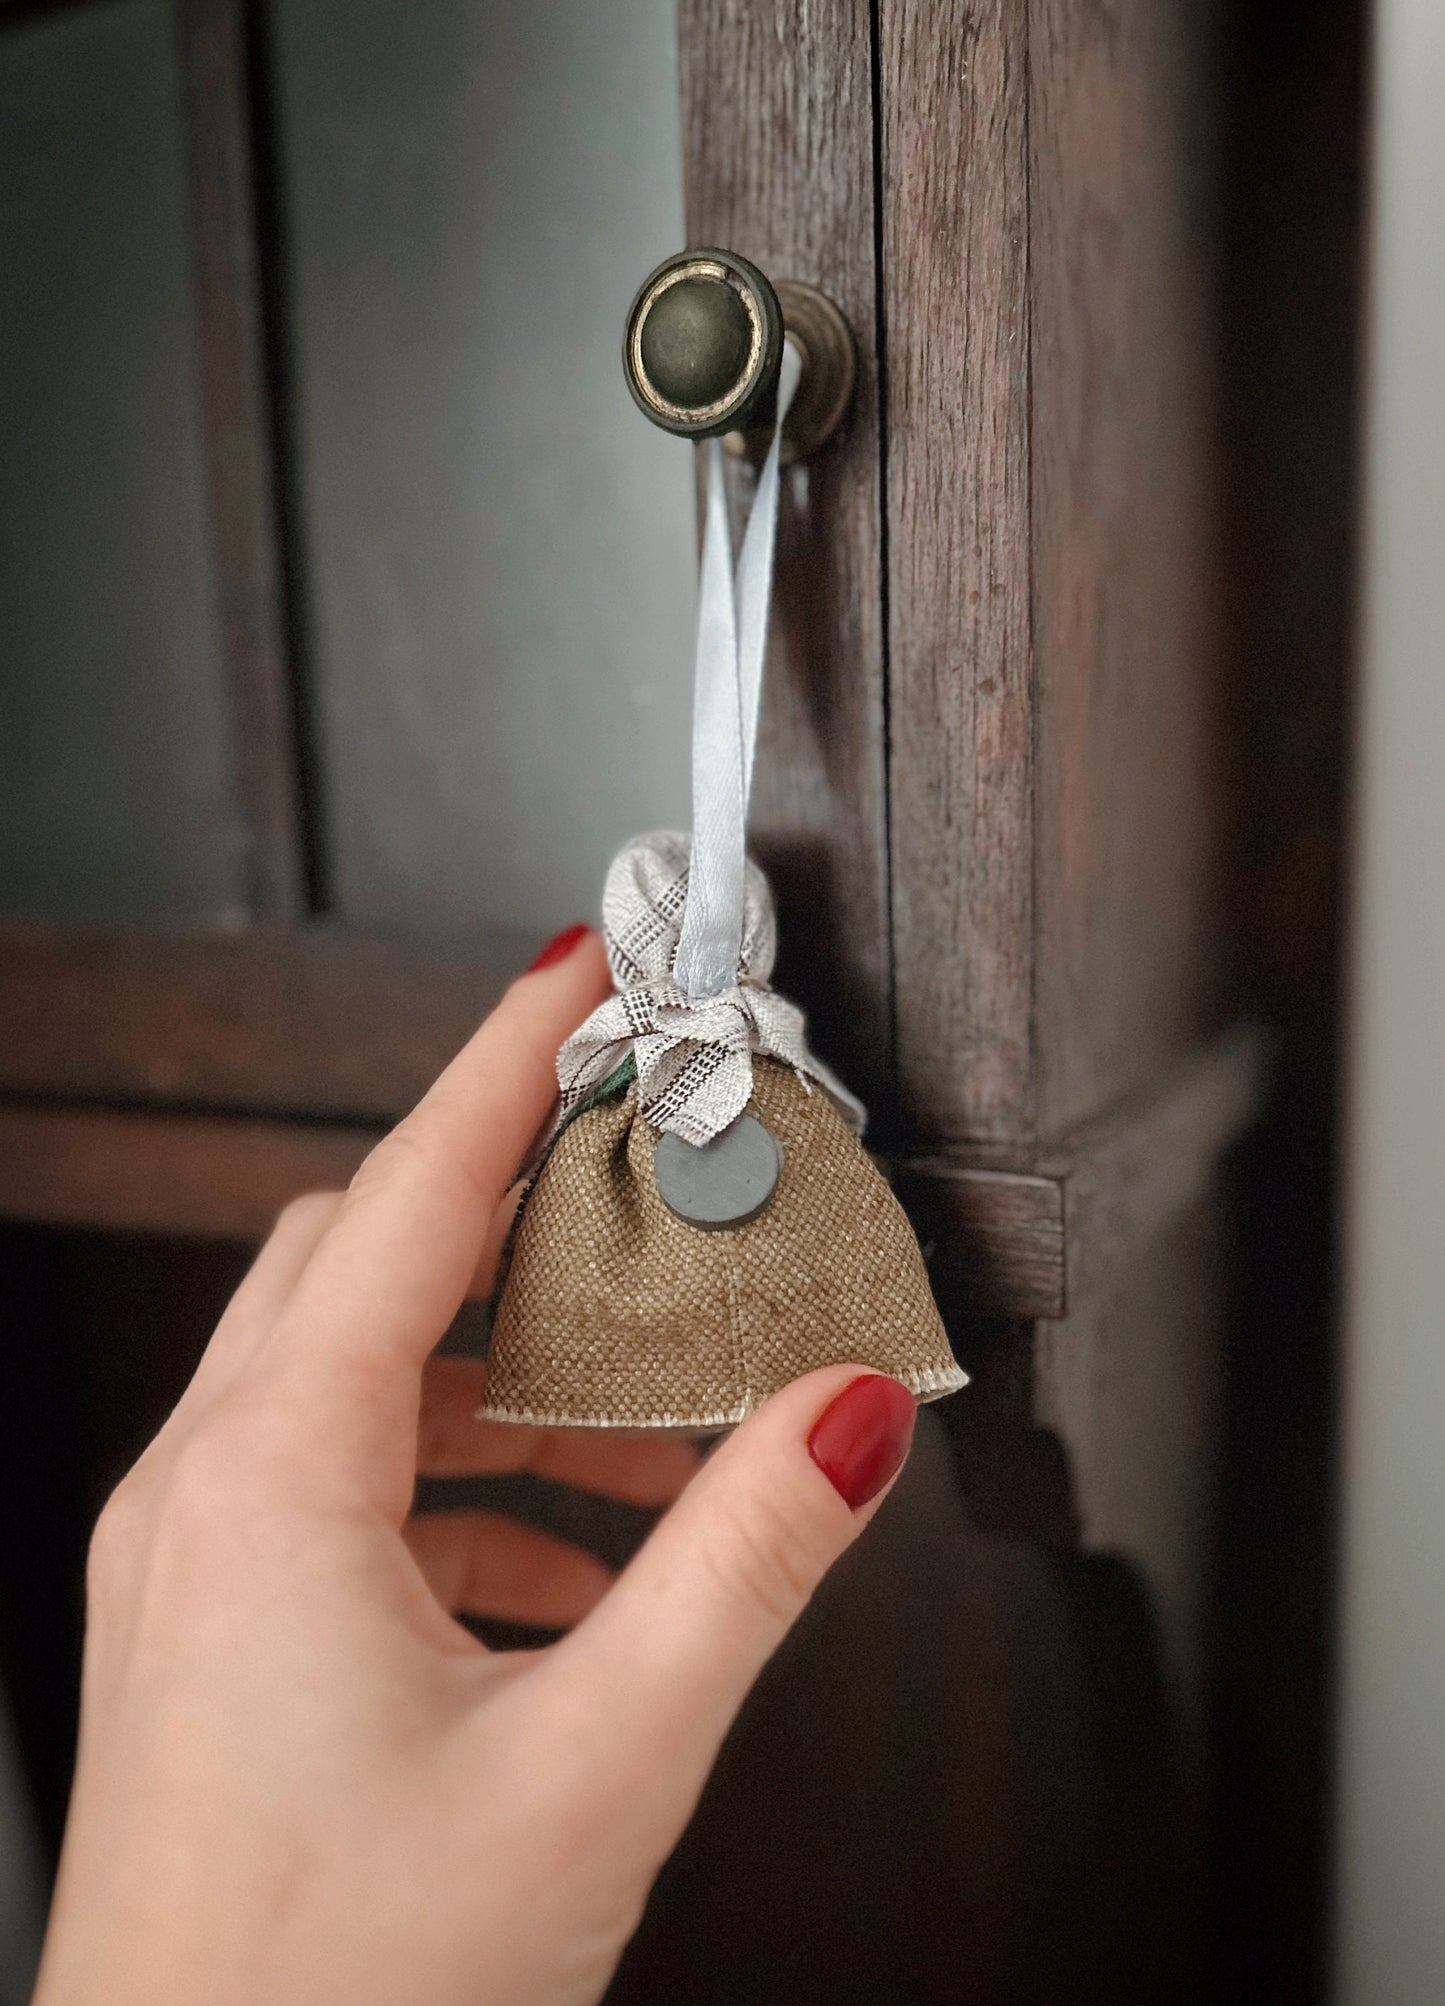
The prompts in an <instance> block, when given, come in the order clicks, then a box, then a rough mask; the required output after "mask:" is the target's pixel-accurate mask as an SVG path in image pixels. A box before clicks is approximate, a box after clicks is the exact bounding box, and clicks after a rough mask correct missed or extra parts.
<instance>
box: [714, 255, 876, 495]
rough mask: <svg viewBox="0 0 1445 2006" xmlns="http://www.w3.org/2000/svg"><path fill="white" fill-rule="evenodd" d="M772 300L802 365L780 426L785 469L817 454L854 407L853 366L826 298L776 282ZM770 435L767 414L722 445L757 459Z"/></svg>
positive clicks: (844, 330) (845, 334) (848, 341)
mask: <svg viewBox="0 0 1445 2006" xmlns="http://www.w3.org/2000/svg"><path fill="white" fill-rule="evenodd" d="M777 295H778V304H779V305H780V306H781V307H782V310H783V330H784V334H785V336H786V338H787V339H788V340H789V341H791V342H792V344H793V346H794V347H795V348H796V349H797V351H798V353H799V355H801V357H802V359H803V373H802V375H801V376H800V377H799V379H798V387H797V390H796V391H795V392H794V395H793V401H792V403H791V404H790V405H789V407H788V415H787V417H786V418H785V419H784V420H783V445H782V451H781V453H780V455H779V458H780V459H781V461H782V463H783V465H784V466H785V467H787V466H791V465H792V464H793V462H794V461H795V460H806V459H807V458H808V457H809V455H810V454H813V453H816V452H817V450H818V448H819V447H820V446H822V445H824V444H826V442H827V441H828V440H829V439H831V438H832V436H833V434H834V433H835V432H836V431H837V429H838V427H839V426H840V425H841V424H842V422H843V419H844V416H845V414H846V413H847V410H848V406H849V405H850V404H851V403H852V401H853V386H854V383H855V381H856V378H857V374H858V364H857V357H856V355H855V352H854V348H853V336H852V334H851V333H850V331H849V328H848V323H847V321H846V320H844V318H843V316H842V314H841V313H840V312H839V311H838V309H837V307H835V306H834V304H833V302H832V301H831V300H830V299H829V298H828V296H827V294H826V293H820V292H819V291H818V289H817V287H816V286H808V285H804V284H803V283H802V281H801V280H800V279H779V280H778V282H777ZM772 429H773V428H772V414H771V412H769V413H768V414H767V416H766V419H765V422H764V423H763V424H761V425H758V426H754V427H750V428H747V429H743V428H737V429H734V430H733V431H731V432H729V433H728V434H727V436H726V437H725V438H724V440H723V444H724V446H725V447H726V448H727V450H728V452H730V453H732V454H733V455H734V456H735V457H736V458H738V459H746V460H757V459H761V458H762V457H763V455H764V454H765V453H766V452H767V449H768V444H769V442H770V440H771V438H772Z"/></svg>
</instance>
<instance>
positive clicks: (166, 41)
mask: <svg viewBox="0 0 1445 2006" xmlns="http://www.w3.org/2000/svg"><path fill="white" fill-rule="evenodd" d="M187 203H188V197H187V192H186V185H185V164H184V146H183V129H182V126H181V122H180V98H179V82H178V78H177V72H176V62H175V55H174V50H173V46H172V26H171V21H170V16H169V12H168V10H167V9H166V8H165V7H163V6H160V5H151V4H148V0H147V4H124V5H111V6H105V7H99V8H96V9H95V10H93V11H85V12H80V13H76V14H68V15H65V16H63V17H61V18H58V19H54V20H50V21H44V22H41V23H39V24H37V25H32V26H30V27H27V28H24V29H18V30H11V31H10V32H9V33H8V34H6V35H4V36H3V37H0V912H3V913H5V914H7V915H25V916H38V917H45V918H51V919H57V920H74V921H99V922H112V921H113V922H118V923H119V922H126V921H141V920H177V919H180V920H186V919H207V920H214V919H217V918H225V917H227V916H228V915H231V914H233V913H234V910H235V904H236V898H235V884H236V870H235V857H236V855H237V849H238V842H237V838H238V834H239V832H238V831H237V829H236V827H235V824H234V821H233V814H232V806H231V801H230V798H229V793H228V784H227V773H226V768H227V742H226V711H225V695H224V684H223V680H222V670H221V662H220V652H219V639H218V632H217V624H216V612H215V604H214V598H213V590H212V579H211V572H210V567H209V560H208V555H207V534H206V495H205V484H204V473H203V461H202V448H201V435H200V429H199V416H198V402H197V390H196V374H195V359H194V329H193V325H192V308H191V271H190V253H189V218H188V212H187Z"/></svg>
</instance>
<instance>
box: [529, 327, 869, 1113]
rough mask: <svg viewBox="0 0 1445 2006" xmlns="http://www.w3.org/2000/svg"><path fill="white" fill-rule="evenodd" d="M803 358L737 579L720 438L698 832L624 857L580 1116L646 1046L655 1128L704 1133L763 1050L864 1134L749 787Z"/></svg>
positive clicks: (708, 556) (704, 644)
mask: <svg viewBox="0 0 1445 2006" xmlns="http://www.w3.org/2000/svg"><path fill="white" fill-rule="evenodd" d="M800 373H801V363H800V360H799V357H798V353H797V350H796V349H795V348H794V347H793V346H792V344H791V343H786V344H785V345H784V349H783V364H782V371H781V375H780V378H779V383H778V418H777V426H776V428H775V430H774V432H773V437H772V440H771V442H770V444H769V447H768V453H767V457H766V459H765V460H764V461H763V466H762V471H761V473H760V474H759V476H758V484H757V491H756V493H755V495H754V498H753V507H752V512H751V514H750V515H749V517H748V523H747V528H746V530H745V531H744V534H743V542H742V549H741V552H740V554H739V558H738V565H737V572H736V576H734V572H733V564H732V551H731V538H730V535H729V530H728V515H727V496H726V491H725V488H724V484H723V459H722V449H721V447H720V445H719V443H718V441H717V440H716V439H713V440H710V441H709V442H708V446H707V504H706V515H705V520H704V529H703V545H702V567H701V577H700V584H699V600H698V623H697V662H696V686H695V693H694V699H693V731H692V791H693V833H692V837H691V839H689V838H688V837H686V836H682V835H677V834H674V833H672V832H671V831H660V832H658V833H657V834H655V835H650V836H638V837H635V838H634V839H633V840H632V842H630V843H628V844H627V845H626V846H625V848H624V849H623V850H622V851H621V853H620V854H619V855H618V856H617V857H616V858H615V859H614V861H613V864H612V867H611V869H610V870H609V872H608V874H607V885H606V889H605V890H604V892H603V896H602V935H603V939H604V941H605V942H606V946H607V955H608V960H609V962H610V964H611V968H612V977H613V980H614V982H615V983H616V985H617V994H616V995H615V996H610V997H609V998H608V999H607V1001H606V1002H605V1003H602V1004H600V1005H599V1006H598V1008H597V1009H596V1010H594V1011H593V1013H592V1015H591V1016H590V1017H589V1018H588V1019H587V1021H586V1023H585V1024H583V1025H582V1026H581V1027H580V1029H578V1030H577V1031H574V1032H573V1034H572V1036H571V1037H570V1038H569V1039H568V1040H567V1042H566V1044H565V1045H564V1046H563V1047H562V1050H561V1052H560V1053H559V1054H558V1058H557V1079H558V1084H559V1086H560V1088H561V1094H562V1114H563V1116H564V1117H565V1116H566V1115H567V1114H569V1113H570V1112H571V1111H572V1110H573V1109H575V1108H577V1107H579V1106H581V1105H582V1104H583V1103H584V1102H585V1101H586V1100H587V1098H588V1096H589V1095H590V1094H592V1093H593V1092H594V1091H595V1090H596V1089H597V1087H599V1086H600V1085H601V1084H602V1083H603V1082H604V1081H605V1080H607V1079H608V1078H609V1077H610V1076H611V1075H612V1074H613V1073H614V1071H615V1070H616V1068H617V1066H618V1065H619V1064H620V1063H621V1061H622V1060H623V1059H624V1058H625V1057H626V1056H627V1055H628V1053H629V1052H630V1053H631V1054H632V1056H633V1058H634V1060H635V1062H636V1067H637V1099H638V1106H639V1108H640V1110H641V1112H642V1114H643V1115H644V1116H646V1118H647V1120H648V1121H650V1122H651V1123H652V1125H653V1127H654V1128H657V1129H659V1130H663V1131H670V1132H671V1133H673V1134H675V1135H679V1136H681V1137H682V1139H683V1140H684V1141H685V1142H691V1143H694V1144H699V1145H700V1144H703V1143H706V1142H708V1141H710V1140H711V1139H712V1137H713V1136H715V1135H718V1134H720V1133H721V1131H722V1130H723V1129H724V1128H726V1127H727V1125H728V1124H729V1122H731V1121H733V1120H735V1119H736V1117H737V1116H738V1115H740V1114H741V1113H742V1112H743V1110H744V1108H745V1107H746V1106H747V1104H748V1101H749V1099H750V1098H751V1096H752V1055H753V1053H755V1052H761V1053H766V1054H767V1055H768V1056H769V1057H771V1058H775V1059H779V1060H781V1061H782V1062H783V1063H784V1064H787V1065H790V1066H792V1067H793V1068H794V1070H795V1071H796V1072H797V1073H798V1075H799V1077H800V1078H801V1079H802V1080H803V1081H804V1082H805V1083H807V1082H813V1083H816V1084H817V1085H819V1086H821V1087H822V1088H823V1089H824V1090H825V1092H827V1093H828V1094H829V1096H830V1097H831V1098H832V1099H833V1101H834V1102H835V1103H836V1104H837V1106H838V1108H839V1109H840V1111H841V1112H842V1114H843V1116H844V1118H845V1119H846V1120H847V1121H848V1123H849V1125H850V1126H851V1127H853V1128H854V1129H856V1130H859V1131H861V1129H862V1127H863V1123H864V1119H865V1116H864V1110H863V1108H862V1105H861V1104H860V1103H859V1102H858V1101H857V1100H855V1099H854V1097H853V1095H852V1094H850V1093H849V1092H848V1090H847V1088H846V1087H845V1086H843V1084H842V1082H841V1081H839V1080H837V1079H835V1078H834V1076H833V1074H832V1073H830V1072H829V1071H828V1069H827V1067H826V1066H824V1065H822V1064H821V1063H820V1062H819V1061H818V1060H817V1059H816V1058H814V1056H813V1054H812V1053H811V1052H810V1051H809V1049H808V1046H807V1042H806V1038H805V1033H804V1024H803V1014H802V1012H801V1011H800V1010H799V1009H798V1008H797V1007H796V1005H795V1004H792V1003H789V1002H788V1001H787V1000H786V999H785V998H784V997H781V996H778V995H776V994H775V993H774V991H773V990H772V988H771V987H770V985H769V977H770V976H771V974H772V969H773V955H774V952H775V949H776V938H777V929H776V925H775V922H774V918H773V900H772V893H771V891H770V890H769V887H768V883H767V880H766V879H765V878H764V876H763V874H762V872H761V871H760V870H759V869H758V867H757V865H756V864H751V863H749V862H748V857H747V816H748V796H749V794H750V793H751V791H752V781H753V754H754V751H755V749H756V745H757V736H758V712H759V707H760V702H761V697H762V687H763V661H764V657H765V655H766V652H767V644H768V613H769V606H770V601H771V599H772V587H773V551H774V548H775V545H776V542H777V529H778V489H779V479H780V474H779V454H780V446H781V436H782V425H783V419H784V417H785V416H786V414H787V410H788V406H789V404H790V403H791V402H792V399H793V393H794V391H795V390H796V389H797V384H798V377H799V375H800Z"/></svg>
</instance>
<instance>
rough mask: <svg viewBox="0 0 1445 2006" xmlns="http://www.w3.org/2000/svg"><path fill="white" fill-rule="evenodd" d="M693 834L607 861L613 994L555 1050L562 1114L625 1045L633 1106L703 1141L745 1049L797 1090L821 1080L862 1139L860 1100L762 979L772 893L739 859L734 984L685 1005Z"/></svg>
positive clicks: (605, 897)
mask: <svg viewBox="0 0 1445 2006" xmlns="http://www.w3.org/2000/svg"><path fill="white" fill-rule="evenodd" d="M691 850H692V843H691V838H690V837H688V836H685V835H680V834H678V833H677V832H676V831H674V830H659V831H657V832H655V833H654V834H652V835H647V836H634V837H633V839H632V841H631V842H630V843H628V844H627V845H626V846H625V847H624V848H623V849H622V850H621V851H619V853H618V855H617V856H616V857H615V858H614V859H613V861H612V865H611V867H610V869H609V870H608V873H607V883H606V886H605V888H604V890H603V894H602V936H603V939H604V941H605V943H606V946H607V959H608V962H609V964H610V966H611V969H612V979H613V981H614V982H615V983H616V985H617V992H618V993H617V994H616V995H615V996H610V997H609V998H608V999H607V1001H606V1002H605V1003H602V1004H599V1005H598V1007H597V1009H595V1010H594V1011H593V1012H592V1015H591V1016H590V1017H589V1018H588V1019H587V1021H586V1023H585V1024H583V1025H582V1026H581V1028H580V1029H579V1030H576V1031H574V1032H573V1034H572V1036H571V1037H570V1038H569V1039H568V1040H567V1042H566V1044H565V1045H564V1046H563V1047H562V1050H561V1051H560V1052H559V1053H558V1055H557V1081H558V1085H559V1086H560V1088H561V1092H562V1113H563V1116H564V1118H565V1116H566V1115H568V1114H569V1113H570V1112H571V1111H572V1110H573V1109H574V1108H575V1107H577V1106H578V1105H579V1104H580V1103H581V1102H582V1101H584V1100H585V1099H586V1098H587V1096H588V1095H589V1094H590V1093H591V1092H592V1091H593V1090H594V1089H595V1088H596V1087H599V1086H601V1084H602V1083H603V1081H604V1080H606V1079H607V1078H608V1076H609V1075H610V1074H612V1073H614V1072H615V1071H616V1070H617V1068H618V1066H619V1065H621V1063H622V1061H623V1060H624V1059H625V1058H626V1056H627V1054H628V1052H629V1050H630V1051H631V1052H632V1053H633V1055H634V1057H635V1059H636V1064H637V1101H638V1108H639V1111H640V1112H641V1113H642V1114H643V1115H644V1116H645V1118H646V1119H647V1120H648V1121H649V1122H650V1123H651V1124H652V1126H653V1127H654V1128H655V1129H658V1130H662V1131H666V1132H669V1133H671V1134H673V1135H677V1136H681V1138H682V1139H683V1141H684V1142H690V1143H693V1144H695V1145H701V1144H702V1143H705V1142H710V1141H711V1140H712V1138H713V1137H714V1136H715V1135H718V1134H720V1133H721V1131H722V1130H723V1129H725V1128H726V1127H727V1125H728V1123H729V1122H731V1121H734V1120H735V1119H736V1118H737V1116H738V1115H740V1114H741V1113H742V1111H743V1109H744V1108H745V1107H746V1106H747V1104H748V1101H749V1100H750V1098H751V1097H752V1091H753V1065H752V1055H753V1053H754V1052H761V1053H765V1054H766V1055H767V1056H768V1057H770V1058H775V1059H781V1060H782V1061H783V1062H784V1063H785V1064H786V1065H789V1066H791V1067H792V1068H793V1070H794V1071H795V1072H796V1073H797V1075H798V1077H799V1078H800V1079H801V1080H802V1082H803V1084H804V1086H808V1085H810V1084H816V1085H818V1086H820V1087H821V1088H822V1089H823V1090H824V1092H825V1093H826V1094H828V1096H829V1097H830V1099H831V1100H833V1101H834V1102H835V1104H836V1105H837V1107H838V1110H839V1112H840V1113H841V1114H842V1115H843V1118H844V1119H845V1121H847V1123H848V1125H849V1127H850V1128H852V1129H853V1130H854V1132H855V1133H856V1134H861V1133H862V1130H863V1124H864V1122H865V1120H866V1119H867V1117H866V1114H865V1111H864V1108H863V1105H862V1103H861V1102H860V1101H858V1100H856V1099H855V1098H854V1096H853V1095H852V1094H850V1093H849V1092H848V1089H847V1088H846V1087H845V1086H844V1085H843V1084H842V1082H841V1081H840V1080H838V1079H836V1078H835V1077H834V1075H833V1074H832V1073H831V1072H829V1070H828V1068H827V1067H826V1066H824V1065H823V1064H821V1062H820V1061H819V1060H817V1059H815V1058H814V1057H813V1055H812V1053H811V1052H810V1051H809V1050H808V1045H807V1038H806V1031H805V1025H804V1020H803V1013H802V1011H801V1010H799V1009H798V1008H797V1006H796V1005H795V1004H793V1003H789V1002H788V1001H786V999H785V998H783V997H781V996H775V995H774V993H773V991H772V990H771V989H770V988H769V986H768V980H769V977H770V976H771V975H772V972H773V962H774V960H775V959H776V956H777V942H778V934H777V922H776V918H775V916H774V911H773V894H772V890H771V887H770V886H769V884H768V881H767V879H766V878H765V877H764V876H763V874H762V872H761V871H760V870H759V869H758V867H757V865H756V864H755V863H753V862H752V860H751V859H749V860H748V866H747V884H746V892H745V905H744V918H743V945H742V955H741V957H740V962H739V969H738V980H737V983H736V985H735V986H733V987H732V988H728V989H724V990H721V991H720V992H719V993H718V994H717V995H716V996H709V997H706V998H704V999H702V1000H701V1001H693V1000H690V999H689V998H688V997H687V996H686V995H685V994H684V993H683V991H682V990H681V989H679V987H678V986H677V983H676V981H675V980H674V978H673V961H674V958H675V956H676V954H677V944H678V940H679V938H680V935H681V931H682V912H683V906H684V904H685V903H686V900H687V873H688V860H689V857H690V855H691Z"/></svg>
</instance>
